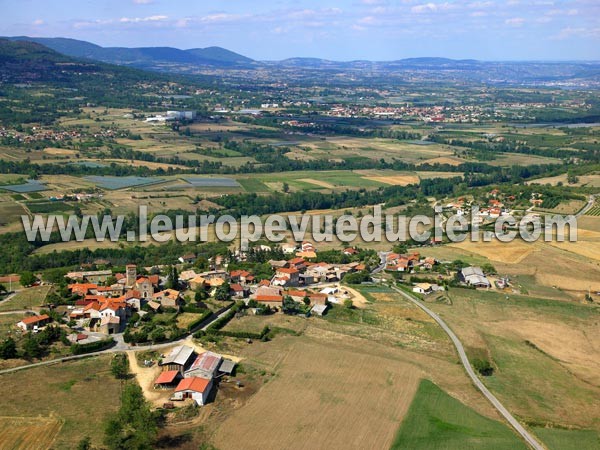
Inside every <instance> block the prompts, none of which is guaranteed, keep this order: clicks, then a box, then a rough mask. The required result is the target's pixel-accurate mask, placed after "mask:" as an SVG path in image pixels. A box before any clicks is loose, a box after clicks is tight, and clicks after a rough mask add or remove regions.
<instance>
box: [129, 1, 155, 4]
mask: <svg viewBox="0 0 600 450" xmlns="http://www.w3.org/2000/svg"><path fill="white" fill-rule="evenodd" d="M132 1H133V3H135V4H136V5H150V4H151V3H154V0H132Z"/></svg>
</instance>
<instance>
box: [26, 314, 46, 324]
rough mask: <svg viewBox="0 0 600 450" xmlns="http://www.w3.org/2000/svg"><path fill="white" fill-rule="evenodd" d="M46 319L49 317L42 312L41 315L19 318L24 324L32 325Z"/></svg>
mask: <svg viewBox="0 0 600 450" xmlns="http://www.w3.org/2000/svg"><path fill="white" fill-rule="evenodd" d="M48 319H50V317H49V316H48V315H46V314H42V315H41V316H31V317H25V318H24V319H23V320H21V322H23V323H24V324H25V325H33V324H34V323H38V322H42V321H44V320H48Z"/></svg>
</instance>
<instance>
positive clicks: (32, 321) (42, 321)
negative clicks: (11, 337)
mask: <svg viewBox="0 0 600 450" xmlns="http://www.w3.org/2000/svg"><path fill="white" fill-rule="evenodd" d="M51 321H52V319H51V318H50V317H49V316H47V315H46V314H42V315H41V316H31V317H26V318H24V319H23V320H21V321H20V322H19V323H17V326H18V327H19V328H21V329H22V330H23V331H30V330H33V329H35V327H43V326H45V325H47V324H48V323H50V322H51Z"/></svg>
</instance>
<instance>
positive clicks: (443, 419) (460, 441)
mask: <svg viewBox="0 0 600 450" xmlns="http://www.w3.org/2000/svg"><path fill="white" fill-rule="evenodd" d="M481 448H493V449H494V450H502V449H506V450H512V449H526V448H527V446H526V445H525V443H523V442H522V441H521V440H519V438H518V437H517V436H516V434H515V433H514V432H513V431H512V430H511V429H510V428H509V427H508V425H505V424H504V423H502V422H498V421H495V420H492V419H489V418H487V417H484V416H482V415H480V414H478V413H476V412H475V411H473V410H472V409H471V408H469V407H468V406H466V405H464V404H463V403H461V402H460V401H459V400H457V399H455V398H453V397H451V396H449V395H448V394H446V393H445V392H444V391H443V390H441V389H440V388H439V387H438V386H436V385H435V384H433V383H432V382H431V381H429V380H422V381H421V383H420V385H419V389H418V390H417V393H416V395H415V398H414V399H413V402H412V404H411V405H410V409H409V410H408V413H407V415H406V417H405V418H404V420H403V421H402V425H401V426H400V429H399V430H398V433H397V434H396V437H395V439H394V442H393V444H392V446H391V449H392V450H402V449H413V450H426V449H431V450H437V449H444V450H478V449H481Z"/></svg>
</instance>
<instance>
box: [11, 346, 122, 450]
mask: <svg viewBox="0 0 600 450" xmlns="http://www.w3.org/2000/svg"><path fill="white" fill-rule="evenodd" d="M110 358H111V357H110V356H103V357H99V358H90V359H84V360H80V361H73V362H67V363H64V364H57V365H53V366H46V367H38V368H33V369H28V370H24V371H21V372H18V373H15V374H7V375H0V383H1V384H2V397H1V398H0V407H1V408H2V414H3V415H4V416H8V417H16V418H22V417H23V418H31V419H34V418H36V421H37V418H38V417H40V416H41V417H46V418H47V417H51V418H53V419H55V420H57V421H60V422H61V423H62V424H63V425H62V427H61V428H60V431H58V436H56V439H55V440H54V443H53V445H52V448H55V449H57V450H58V449H65V450H70V449H73V448H75V447H76V446H77V443H78V442H79V441H80V440H81V439H83V438H84V437H85V436H89V437H90V438H91V439H92V443H93V446H94V447H97V446H100V444H101V443H102V437H103V427H102V422H103V420H104V419H105V418H106V416H107V415H108V414H111V413H112V412H114V411H116V410H117V408H118V404H119V401H118V399H119V391H120V383H119V381H118V380H116V379H115V378H114V377H113V376H112V375H111V373H110V364H109V362H110ZM42 423H43V422H42ZM55 427H56V426H55ZM32 431H33V430H32ZM54 433H56V431H54ZM15 438H16V439H18V438H19V436H15ZM51 438H52V436H51V435H48V436H45V437H44V439H47V440H46V441H45V442H49V440H51ZM0 439H2V438H0ZM2 448H11V447H10V444H9V446H8V447H5V446H2ZM17 448H18V447H17ZM30 448H31V447H30ZM38 448H43V447H38Z"/></svg>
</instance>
